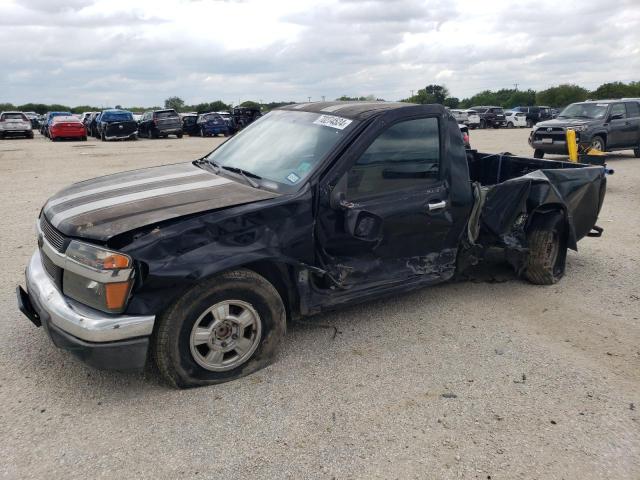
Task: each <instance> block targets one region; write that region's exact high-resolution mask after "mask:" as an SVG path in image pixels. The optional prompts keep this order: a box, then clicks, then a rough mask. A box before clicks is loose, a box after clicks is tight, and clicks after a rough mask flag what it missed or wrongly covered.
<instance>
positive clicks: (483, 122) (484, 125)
mask: <svg viewBox="0 0 640 480" xmlns="http://www.w3.org/2000/svg"><path fill="white" fill-rule="evenodd" d="M480 128H481V129H482V130H484V129H485V128H487V122H485V121H484V120H480Z"/></svg>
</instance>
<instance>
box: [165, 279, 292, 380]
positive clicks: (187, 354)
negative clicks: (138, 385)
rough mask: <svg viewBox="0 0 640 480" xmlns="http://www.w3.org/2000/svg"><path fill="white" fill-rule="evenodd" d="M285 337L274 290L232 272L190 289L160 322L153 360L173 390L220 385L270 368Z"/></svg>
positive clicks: (261, 281) (283, 318)
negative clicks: (174, 388) (269, 365)
mask: <svg viewBox="0 0 640 480" xmlns="http://www.w3.org/2000/svg"><path fill="white" fill-rule="evenodd" d="M285 331H286V314H285V308H284V305H283V303H282V300H281V298H280V295H279V294H278V292H277V290H276V289H275V288H274V287H273V285H271V284H270V283H269V282H268V281H267V280H266V279H265V278H264V277H262V276H260V275H258V274H257V273H255V272H253V271H251V270H244V269H242V270H235V271H231V272H227V273H223V274H221V275H219V276H218V277H216V278H213V279H210V280H209V281H206V282H203V283H202V284H199V285H196V286H194V287H193V288H192V289H191V290H189V291H188V292H187V293H186V294H185V295H184V296H183V297H182V298H180V299H179V300H178V301H176V302H175V303H174V304H173V305H172V306H171V307H169V309H168V310H167V311H166V312H165V313H163V314H162V315H161V316H160V318H159V321H158V330H157V332H156V334H155V338H154V345H153V349H154V357H155V361H156V364H157V365H158V369H159V370H160V373H161V374H162V376H163V377H164V379H165V380H166V381H167V382H168V383H169V384H171V385H172V386H174V387H178V388H187V387H197V386H203V385H212V384H216V383H223V382H228V381H230V380H235V379H237V378H240V377H243V376H245V375H248V374H250V373H253V372H255V371H257V370H260V369H261V368H263V367H265V366H267V365H268V364H269V363H271V362H272V361H273V359H274V357H275V354H276V352H277V350H278V347H279V345H280V343H281V341H282V338H283V337H284V334H285Z"/></svg>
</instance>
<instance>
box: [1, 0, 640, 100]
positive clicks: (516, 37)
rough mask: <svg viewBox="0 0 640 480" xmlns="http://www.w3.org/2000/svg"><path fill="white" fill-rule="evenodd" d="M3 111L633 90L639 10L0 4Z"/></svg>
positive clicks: (148, 1)
mask: <svg viewBox="0 0 640 480" xmlns="http://www.w3.org/2000/svg"><path fill="white" fill-rule="evenodd" d="M0 65H2V68H0V102H12V103H15V104H20V103H24V102H28V101H34V102H47V103H49V102H58V103H64V104H70V105H81V104H92V105H97V106H103V105H104V106H106V105H115V104H122V105H129V106H133V105H136V106H144V105H159V104H161V103H162V102H163V101H164V99H165V98H167V97H168V96H171V95H178V96H180V97H182V98H183V99H184V100H186V102H187V103H190V104H193V103H198V102H202V101H212V100H215V99H223V100H225V101H227V102H233V103H237V102H238V101H244V100H247V99H254V100H260V99H261V100H263V101H265V102H268V101H276V100H294V101H303V100H304V101H306V100H307V97H311V98H312V100H319V99H321V97H322V96H323V95H324V96H325V97H326V98H327V99H334V98H336V97H338V96H340V95H343V94H346V95H368V94H374V95H376V96H378V97H382V98H385V99H388V100H396V99H400V98H404V97H407V96H409V95H410V92H411V90H412V89H418V88H423V87H424V86H425V85H427V84H429V83H439V84H445V85H446V86H447V87H448V88H449V90H450V91H451V92H452V94H453V95H454V96H458V97H460V98H462V97H465V96H469V95H471V94H473V93H475V92H478V91H480V90H483V89H497V88H502V87H512V86H513V84H515V83H517V84H518V85H519V87H518V88H520V89H526V88H535V89H540V88H544V87H548V86H552V85H557V84H559V83H565V82H573V83H578V84H581V85H583V86H585V87H587V88H595V87H596V86H598V85H599V84H600V83H603V82H606V81H616V80H620V81H630V80H640V0H614V1H612V0H606V1H600V0H534V1H529V0H519V1H517V2H512V1H507V0H504V1H498V0H494V1H489V0H483V1H480V0H428V1H420V0H271V1H266V0H237V1H234V0H163V1H159V0H136V1H131V0H0Z"/></svg>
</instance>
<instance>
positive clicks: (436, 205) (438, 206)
mask: <svg viewBox="0 0 640 480" xmlns="http://www.w3.org/2000/svg"><path fill="white" fill-rule="evenodd" d="M446 206H447V202H446V201H445V200H442V201H440V202H434V203H428V204H427V208H428V209H429V211H430V212H433V211H435V210H442V209H443V208H445V207H446Z"/></svg>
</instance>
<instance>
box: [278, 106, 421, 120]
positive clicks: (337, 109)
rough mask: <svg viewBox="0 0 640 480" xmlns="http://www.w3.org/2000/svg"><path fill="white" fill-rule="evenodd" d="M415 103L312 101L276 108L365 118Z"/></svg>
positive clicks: (359, 118)
mask: <svg viewBox="0 0 640 480" xmlns="http://www.w3.org/2000/svg"><path fill="white" fill-rule="evenodd" d="M416 105H417V104H415V103H406V102H341V101H336V102H311V103H294V104H292V105H284V106H282V107H278V108H277V109H276V110H293V111H295V110H297V111H301V112H311V113H320V114H323V113H326V114H329V115H339V116H341V117H345V118H351V119H354V120H364V119H366V118H370V117H372V116H374V115H376V114H379V113H382V112H386V111H388V110H396V109H400V108H410V107H415V106H416Z"/></svg>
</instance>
